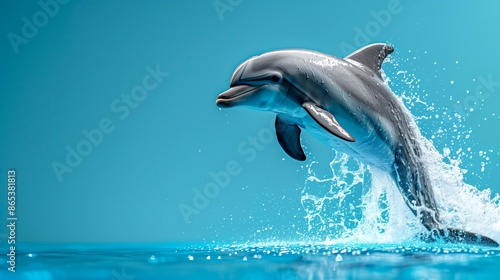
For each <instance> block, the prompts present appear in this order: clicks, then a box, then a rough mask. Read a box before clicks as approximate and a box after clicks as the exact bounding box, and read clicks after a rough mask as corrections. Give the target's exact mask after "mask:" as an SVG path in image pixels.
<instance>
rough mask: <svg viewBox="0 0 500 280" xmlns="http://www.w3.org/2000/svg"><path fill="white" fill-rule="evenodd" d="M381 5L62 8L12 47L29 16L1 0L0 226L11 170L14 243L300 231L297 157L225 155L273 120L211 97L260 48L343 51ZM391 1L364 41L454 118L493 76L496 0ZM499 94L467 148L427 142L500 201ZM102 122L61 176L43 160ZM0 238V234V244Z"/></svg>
mask: <svg viewBox="0 0 500 280" xmlns="http://www.w3.org/2000/svg"><path fill="white" fill-rule="evenodd" d="M222 2H223V3H227V2H226V1H224V0H222ZM389 2H390V1H309V2H305V1H249V0H243V1H232V2H231V3H232V4H233V6H232V7H231V9H230V10H227V11H225V12H224V13H223V14H222V15H219V14H218V13H217V11H216V9H215V8H214V4H213V1H70V2H69V3H68V4H65V5H60V7H59V11H58V12H57V13H56V15H55V16H54V17H50V18H49V20H48V23H47V24H46V25H45V26H43V27H41V28H39V30H38V31H37V32H36V35H35V36H34V37H33V38H30V39H29V40H28V43H27V44H21V45H19V46H18V53H16V52H15V50H14V48H13V46H12V44H11V42H10V41H9V38H8V34H9V32H13V33H16V34H18V35H20V34H21V28H22V26H23V21H22V18H23V17H26V18H27V19H28V20H30V21H32V18H33V15H34V14H35V13H37V12H38V11H40V10H41V7H40V6H39V4H37V2H35V1H32V2H27V1H25V2H23V3H20V2H18V1H13V0H9V1H1V3H0V19H1V25H0V34H2V36H3V39H2V40H1V41H0V54H1V66H0V69H1V70H0V71H1V72H0V74H1V79H2V82H1V83H0V115H1V117H0V132H1V133H0V135H1V145H0V171H1V172H0V174H4V175H2V176H3V177H4V178H2V179H1V181H2V184H1V185H2V186H3V187H2V190H1V191H0V201H1V203H0V205H1V209H2V210H1V212H0V213H1V216H0V218H1V221H6V217H7V213H6V209H7V204H6V196H7V186H6V179H7V170H8V169H9V168H14V169H15V170H16V173H17V180H18V183H17V184H18V185H17V202H18V204H17V206H18V208H17V214H18V218H19V220H18V228H17V238H18V241H19V242H40V243H52V242H159V241H197V240H199V241H212V240H218V241H220V240H236V239H238V240H252V239H255V238H258V237H259V236H257V235H256V232H257V231H258V230H260V231H261V232H262V231H270V232H272V234H271V235H275V236H278V237H279V236H284V235H285V234H286V233H290V232H294V231H295V229H299V231H300V229H303V228H304V226H305V220H304V218H303V216H304V212H303V210H302V209H301V205H300V192H301V189H302V187H303V183H304V180H305V178H306V177H307V174H306V170H305V169H304V168H303V166H304V163H299V162H295V161H293V160H291V159H289V158H287V157H286V155H285V154H284V152H283V151H282V150H281V148H280V147H279V145H278V144H277V141H275V140H274V139H273V141H269V142H268V143H266V144H265V145H263V147H264V148H263V150H262V151H257V152H256V154H255V158H254V159H252V160H249V161H247V158H248V155H243V154H241V153H240V152H238V146H239V145H246V144H245V143H247V142H248V137H252V136H258V134H259V133H260V132H261V131H263V129H264V130H265V129H266V128H267V127H269V123H270V121H271V120H272V118H273V117H272V115H271V114H267V113H262V112H256V111H249V110H244V109H233V110H222V111H221V110H219V109H218V108H217V107H216V106H215V98H216V96H217V94H219V93H220V92H222V91H224V90H225V89H226V88H227V87H228V83H229V79H230V77H231V74H232V72H233V70H234V69H235V68H236V66H238V65H239V64H240V63H241V62H243V61H244V60H245V59H247V58H249V57H251V56H254V55H258V54H260V53H263V52H266V51H270V50H275V49H283V48H304V49H313V50H318V51H322V52H325V53H330V54H333V55H336V56H344V55H346V54H347V53H345V50H343V49H342V47H341V44H342V43H343V42H344V43H347V44H349V45H353V46H354V45H355V36H356V30H357V29H356V28H359V29H361V30H364V29H365V28H366V26H367V25H369V24H370V22H373V21H374V20H375V19H374V16H373V14H372V13H371V11H375V12H378V11H380V10H387V5H388V3H389ZM399 2H400V4H399V5H400V9H401V12H400V13H397V14H392V16H391V19H390V21H389V22H388V23H387V24H386V26H381V25H380V24H379V26H380V30H379V31H378V32H373V34H372V35H373V36H368V39H369V40H368V42H369V43H373V42H389V43H391V44H393V45H394V46H395V48H396V49H397V52H396V53H394V54H393V57H396V58H397V59H398V60H400V61H402V62H401V63H400V66H399V67H400V68H401V69H404V70H407V71H408V72H409V73H412V74H414V75H415V76H416V77H417V78H418V79H420V82H419V86H420V87H419V89H418V90H422V91H424V90H425V93H426V94H428V96H427V98H426V100H427V101H430V102H432V103H434V104H435V105H436V107H444V108H449V112H451V113H453V111H454V110H455V109H454V108H456V107H454V106H455V105H456V102H457V101H461V100H462V101H463V100H465V99H466V98H467V96H468V94H467V93H466V90H470V91H471V92H474V89H475V88H476V86H477V85H478V81H477V80H476V81H474V80H473V79H477V78H478V77H481V76H482V77H488V76H489V75H491V77H492V79H493V81H495V82H497V81H500V69H499V68H498V62H499V61H500V54H499V52H498V48H499V45H500V39H499V36H498V34H500V18H499V17H498V11H499V10H500V3H499V2H498V1H493V0H492V1H478V2H475V3H472V2H470V1H453V2H451V1H440V2H436V1H409V0H400V1H399ZM228 5H230V4H228ZM409 51H411V52H409ZM413 57H416V59H413ZM456 61H459V63H458V64H457V63H456ZM434 62H436V63H434ZM156 65H159V67H160V69H161V71H164V72H168V73H170V74H169V76H168V77H166V78H165V79H164V80H163V81H162V82H161V83H160V84H159V85H158V87H157V88H156V89H154V90H152V91H150V92H149V93H148V95H147V97H146V98H145V99H144V100H143V101H142V102H140V103H139V104H138V106H137V108H135V109H133V110H131V113H130V115H129V116H128V117H126V118H125V119H123V120H121V119H120V118H119V116H120V114H117V113H115V112H113V111H112V109H111V104H112V103H113V102H114V100H116V99H117V98H118V99H119V98H120V96H121V95H122V94H130V93H131V91H132V89H133V88H134V87H135V86H138V85H141V84H142V81H143V78H144V77H145V76H146V75H147V70H146V67H148V66H150V67H152V68H155V67H156ZM391 78H392V79H393V80H394V79H397V77H391ZM450 81H454V83H453V84H451V82H450ZM393 90H394V91H395V92H396V93H398V88H393ZM499 92H500V87H498V86H497V87H494V88H493V91H491V92H490V93H491V94H490V96H489V97H488V98H487V99H485V100H484V101H481V102H480V104H475V105H474V108H475V109H476V110H474V111H473V112H469V113H468V114H466V115H464V117H465V119H464V121H463V122H462V124H463V126H464V127H465V128H467V129H468V128H470V129H472V130H473V133H472V135H471V137H470V138H469V139H467V141H461V142H459V143H458V144H459V145H458V144H457V143H455V145H451V144H450V143H451V141H452V140H453V139H452V136H450V137H440V138H437V139H434V144H435V145H436V147H437V148H438V150H440V151H441V150H442V149H443V148H444V147H450V148H451V149H452V153H455V152H456V151H457V150H458V149H459V148H462V149H464V150H465V149H466V148H467V147H472V152H471V154H470V156H471V158H469V154H467V156H466V157H465V158H464V160H463V161H464V162H463V164H462V166H463V167H464V168H466V169H468V170H469V172H468V173H467V174H466V181H467V182H468V183H470V184H472V185H475V186H478V188H480V189H484V188H491V189H492V191H493V193H498V192H500V185H499V184H498V182H499V181H500V173H499V172H498V170H499V168H498V162H499V160H500V158H499V155H498V151H499V143H500V134H499V133H498V132H497V130H498V127H499V125H500V120H499V119H498V116H496V115H495V116H493V115H492V114H494V113H498V112H499V110H498V107H497V106H498V104H500V97H499V96H498V93H499ZM422 95H423V94H422ZM469 95H470V94H469ZM450 96H452V97H453V100H450ZM415 113H420V115H422V114H424V113H425V112H415ZM104 118H109V119H110V120H111V121H112V123H113V125H114V126H115V130H114V131H113V132H111V133H109V134H105V135H104V138H103V140H102V143H101V144H100V145H98V146H95V147H93V150H92V152H91V153H90V154H89V155H88V156H86V157H83V160H82V162H81V164H79V165H78V166H77V167H75V168H73V171H72V172H71V173H65V174H64V175H63V180H62V182H60V181H59V180H58V178H57V176H56V174H55V172H54V170H53V167H52V164H53V162H54V161H57V162H60V163H64V162H65V157H66V154H67V151H66V146H68V145H69V146H70V147H73V148H75V147H76V146H77V144H78V143H79V142H81V141H82V140H84V139H85V137H84V136H83V134H82V132H81V131H82V130H84V129H86V130H92V129H95V128H98V126H99V122H100V121H101V120H103V119H104ZM485 118H486V119H485ZM430 123H431V122H427V124H428V125H426V126H423V125H421V126H420V128H421V130H422V131H423V133H424V135H426V136H427V137H429V138H430V137H431V136H432V134H433V133H435V131H436V130H437V129H438V128H439V127H438V126H434V125H430ZM443 128H445V129H448V130H450V131H451V130H452V127H451V125H449V126H448V127H447V126H446V124H444V127H443ZM450 135H451V132H450ZM303 138H304V140H305V141H304V142H305V145H306V146H307V150H308V152H310V153H312V154H313V155H314V157H311V158H315V159H316V160H318V161H321V162H326V163H327V162H328V161H329V160H330V159H331V158H332V154H333V153H332V152H331V151H330V149H329V148H328V147H325V146H324V145H323V144H322V143H320V142H318V141H316V140H314V139H312V138H311V137H310V136H309V135H307V134H304V136H303ZM242 143H243V144H242ZM490 149H491V150H493V152H489V157H490V160H489V162H491V164H489V165H487V167H486V169H485V171H484V172H480V169H481V166H480V162H481V161H483V160H482V158H481V157H479V156H478V152H479V151H487V150H490ZM232 160H234V161H236V162H237V163H238V164H239V168H240V171H241V172H240V173H239V174H238V175H236V176H232V177H231V179H230V182H229V184H228V186H227V187H225V188H224V189H221V190H220V192H219V194H218V195H217V196H216V197H214V198H213V199H210V202H209V205H208V206H207V207H206V208H204V209H202V210H200V211H199V213H198V214H197V215H192V216H190V220H191V223H186V222H185V220H184V219H183V216H182V215H181V214H180V211H179V205H180V204H181V203H185V204H186V205H188V204H192V199H193V196H194V193H193V188H198V189H202V188H203V186H205V185H206V184H207V183H209V182H212V181H213V179H212V178H211V177H210V175H209V173H210V172H219V171H221V170H224V169H225V168H226V164H227V163H228V162H229V161H232ZM306 163H307V162H306ZM6 234H7V228H6V227H0V241H1V244H2V246H3V245H5V237H6Z"/></svg>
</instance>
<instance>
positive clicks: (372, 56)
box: [344, 43, 394, 78]
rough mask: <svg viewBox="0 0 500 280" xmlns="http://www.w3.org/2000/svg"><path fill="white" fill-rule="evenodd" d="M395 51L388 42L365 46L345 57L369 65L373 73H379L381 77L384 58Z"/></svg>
mask: <svg viewBox="0 0 500 280" xmlns="http://www.w3.org/2000/svg"><path fill="white" fill-rule="evenodd" d="M393 51H394V48H393V47H392V46H390V45H387V44H381V43H379V44H372V45H368V46H365V47H363V48H361V49H359V50H357V51H355V52H353V53H351V54H350V55H348V56H346V57H345V58H344V59H350V60H354V61H356V62H359V63H361V64H363V65H364V66H366V67H368V69H370V70H371V71H372V72H373V73H375V74H377V76H378V77H379V78H382V75H381V74H380V68H381V67H382V62H384V59H385V58H386V57H387V55H389V54H390V53H392V52H393Z"/></svg>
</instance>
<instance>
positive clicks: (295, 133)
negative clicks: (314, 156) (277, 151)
mask: <svg viewBox="0 0 500 280" xmlns="http://www.w3.org/2000/svg"><path fill="white" fill-rule="evenodd" d="M275 127H276V136H277V137H278V143H280V146H281V148H283V150H284V151H285V152H286V153H287V154H288V155H289V156H290V157H292V158H293V159H296V160H300V161H304V160H306V155H305V154H304V151H303V150H302V146H301V145H300V128H299V126H298V125H296V124H294V123H291V122H289V121H287V120H286V119H284V118H282V117H280V116H279V115H277V116H276V121H275Z"/></svg>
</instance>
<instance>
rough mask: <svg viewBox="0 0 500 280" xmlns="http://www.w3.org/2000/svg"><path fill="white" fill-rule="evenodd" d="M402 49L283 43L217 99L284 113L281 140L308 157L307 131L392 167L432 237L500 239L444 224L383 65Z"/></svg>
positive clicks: (246, 65) (238, 74)
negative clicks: (337, 51) (335, 49)
mask: <svg viewBox="0 0 500 280" xmlns="http://www.w3.org/2000/svg"><path fill="white" fill-rule="evenodd" d="M393 51H394V48H393V47H392V46H390V45H387V44H382V43H378V44H372V45H368V46H365V47H363V48H361V49H359V50H357V51H355V52H354V53H352V54H350V55H348V56H347V57H345V58H343V59H342V58H337V57H334V56H331V55H328V54H324V53H320V52H316V51H310V50H300V49H291V50H278V51H272V52H267V53H264V54H262V55H259V56H256V57H252V58H250V59H248V60H246V61H245V62H243V63H242V64H241V65H240V66H239V67H238V68H237V69H236V70H235V71H234V73H233V75H232V77H231V82H230V88H229V89H228V90H227V91H225V92H223V93H222V94H220V95H219V96H218V98H217V100H216V104H217V106H219V107H220V108H229V107H235V106H242V107H248V108H252V109H255V110H261V111H271V112H274V113H276V120H275V128H276V136H277V139H278V142H279V144H280V146H281V147H282V148H283V150H284V151H285V152H286V153H287V154H288V155H289V156H290V157H292V158H294V159H296V160H299V161H304V160H305V159H306V156H305V154H304V151H303V150H302V146H301V143H300V133H301V131H302V130H303V129H305V130H307V131H308V132H309V133H310V134H312V135H313V136H314V137H315V138H317V139H319V140H320V141H322V142H324V143H326V144H327V145H329V146H331V147H333V148H334V149H335V150H337V151H340V152H344V153H347V154H348V155H350V156H352V157H354V158H356V159H358V160H360V161H361V162H363V163H365V164H368V165H370V166H373V167H376V168H379V169H381V170H383V171H385V172H387V173H389V174H390V175H391V176H392V178H393V179H394V181H395V182H396V185H397V186H398V189H399V191H400V192H401V194H402V195H403V198H404V200H405V202H406V204H407V205H408V207H409V208H410V209H411V211H412V212H413V213H414V214H415V215H416V216H417V217H418V218H419V220H420V222H421V223H422V224H423V225H424V226H425V228H426V229H427V230H429V234H426V235H425V236H422V239H424V240H426V241H439V240H442V241H445V242H451V243H469V244H476V245H484V246H499V244H498V243H497V242H496V241H494V240H492V239H491V238H488V237H486V236H481V235H479V234H475V233H471V232H467V231H464V230H459V229H453V228H446V227H443V226H442V225H441V220H440V217H439V211H438V208H437V205H436V201H435V199H434V194H433V190H432V185H431V182H430V179H429V175H428V170H427V168H428V167H427V166H426V165H425V163H424V162H423V161H422V159H421V154H422V147H421V146H420V144H419V142H418V141H417V139H418V136H420V132H419V130H418V128H417V126H416V124H415V122H414V120H413V118H412V116H411V114H410V112H409V111H408V109H406V107H405V106H404V105H403V103H402V102H401V101H400V100H399V99H398V98H397V97H396V95H395V94H394V93H393V92H392V91H391V90H390V89H389V87H388V86H387V85H386V84H385V83H384V81H383V78H382V74H381V66H382V63H383V61H384V59H385V58H386V57H387V56H388V55H389V54H390V53H392V52H393Z"/></svg>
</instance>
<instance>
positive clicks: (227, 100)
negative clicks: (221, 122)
mask: <svg viewBox="0 0 500 280" xmlns="http://www.w3.org/2000/svg"><path fill="white" fill-rule="evenodd" d="M261 87H263V85H262V86H249V85H238V86H234V87H231V88H230V89H228V90H226V91H225V92H223V93H221V94H220V95H219V96H218V97H217V100H216V101H215V104H216V105H217V106H219V107H223V108H224V107H230V106H231V103H232V102H234V101H236V100H238V99H240V98H241V97H242V96H245V95H248V94H251V93H252V92H255V91H257V90H258V89H260V88H261Z"/></svg>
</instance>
